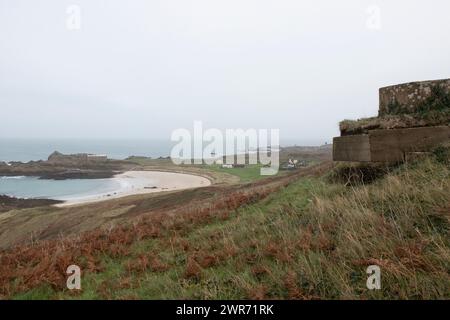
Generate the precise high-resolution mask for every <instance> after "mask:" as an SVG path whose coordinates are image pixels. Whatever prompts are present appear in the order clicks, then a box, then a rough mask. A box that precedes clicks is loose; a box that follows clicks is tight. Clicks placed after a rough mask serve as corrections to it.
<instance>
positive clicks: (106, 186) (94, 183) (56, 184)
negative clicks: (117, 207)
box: [0, 177, 120, 200]
mask: <svg viewBox="0 0 450 320" xmlns="http://www.w3.org/2000/svg"><path fill="white" fill-rule="evenodd" d="M119 188H120V184H119V183H118V182H117V181H116V180H114V179H73V180H39V179H38V178H36V177H0V194H3V195H8V196H11V197H17V198H42V199H55V200H68V199H71V198H73V197H80V198H82V197H88V196H92V195H99V194H107V193H111V192H113V191H115V190H118V189H119Z"/></svg>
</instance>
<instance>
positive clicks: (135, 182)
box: [55, 170, 212, 207]
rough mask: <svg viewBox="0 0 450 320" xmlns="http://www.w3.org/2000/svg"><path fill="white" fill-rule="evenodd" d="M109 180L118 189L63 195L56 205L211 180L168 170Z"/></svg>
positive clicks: (185, 186) (133, 173) (189, 186)
mask: <svg viewBox="0 0 450 320" xmlns="http://www.w3.org/2000/svg"><path fill="white" fill-rule="evenodd" d="M111 180H113V181H115V182H116V183H118V185H119V187H118V189H116V190H114V191H111V192H108V193H101V194H93V195H86V196H79V197H64V198H63V199H59V200H62V201H64V202H63V203H60V204H56V205H55V206H56V207H69V206H76V205H81V204H88V203H93V202H101V201H107V200H112V199H118V198H123V197H127V196H132V195H138V194H148V193H158V192H165V191H177V190H186V189H194V188H201V187H207V186H210V185H211V184H212V183H211V180H210V179H208V178H206V177H204V176H200V175H194V174H190V173H178V172H168V171H150V170H147V171H143V170H142V171H127V172H124V173H120V174H117V175H115V176H114V177H113V178H111Z"/></svg>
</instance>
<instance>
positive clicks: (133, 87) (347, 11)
mask: <svg viewBox="0 0 450 320" xmlns="http://www.w3.org/2000/svg"><path fill="white" fill-rule="evenodd" d="M71 5H76V7H75V8H78V9H79V10H80V11H79V22H80V24H79V28H75V29H73V28H70V27H68V25H67V22H68V19H70V18H71V17H73V14H74V11H73V7H71ZM68 8H69V10H68ZM75 11H76V10H75ZM449 11H450V3H449V2H448V1H444V0H435V1H433V3H432V4H430V3H429V2H425V1H418V0H413V1H406V0H398V1H387V0H380V1H377V0H372V1H365V0H346V1H339V2H338V1H331V0H329V1H325V0H321V1H301V2H300V1H295V0H281V1H264V0H251V1H237V0H228V1H214V0H195V1H189V0H174V1H170V0H165V1H162V0H161V1H152V2H148V1H139V0H136V1H132V2H128V3H127V2H123V1H113V0H109V1H99V0H90V1H87V0H79V1H57V0H53V1H52V0H43V1H39V2H35V1H30V0H28V1H20V0H19V1H8V0H0V39H1V41H0V107H1V111H2V119H3V121H2V125H1V126H0V138H41V139H54V138H72V139H144V140H145V139H153V140H161V139H163V140H168V139H170V134H171V132H172V131H173V130H175V129H177V128H187V129H192V127H193V122H194V121H195V120H200V121H203V124H204V127H205V128H219V129H226V128H244V129H246V128H257V129H259V128H267V129H271V128H275V129H280V135H281V140H282V141H283V140H284V141H287V140H298V141H323V142H325V141H327V142H330V141H331V138H332V137H333V136H336V135H338V132H339V131H338V122H339V121H341V120H343V119H346V118H350V119H351V118H354V119H356V118H361V117H367V116H375V115H377V111H378V88H380V87H383V86H387V85H391V84H396V83H403V82H410V81H421V80H430V79H440V78H448V77H449V70H450V59H448V57H449V56H450V42H449V41H446V39H448V31H449V30H450V20H449V19H448V17H447V15H448V12H449ZM75 13H76V12H75ZM72 22H73V21H72Z"/></svg>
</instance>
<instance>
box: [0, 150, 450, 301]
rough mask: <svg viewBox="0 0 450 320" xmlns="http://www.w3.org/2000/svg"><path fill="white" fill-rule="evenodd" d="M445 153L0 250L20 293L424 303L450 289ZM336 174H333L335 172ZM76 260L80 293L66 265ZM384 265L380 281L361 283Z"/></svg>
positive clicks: (7, 280)
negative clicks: (69, 284) (369, 176)
mask: <svg viewBox="0 0 450 320" xmlns="http://www.w3.org/2000/svg"><path fill="white" fill-rule="evenodd" d="M447 159H448V154H447V155H446V156H445V154H444V156H442V152H441V153H438V154H437V156H433V157H431V158H428V159H425V160H423V161H420V162H417V163H410V164H407V165H403V166H401V167H398V168H396V169H391V170H390V172H388V173H387V174H386V175H385V176H383V177H381V178H378V179H377V180H376V181H374V182H373V183H371V184H368V185H365V184H358V183H357V184H355V183H350V184H347V185H345V184H343V183H334V182H330V181H331V179H330V177H331V176H334V175H335V174H336V172H335V174H334V175H333V173H328V174H326V175H319V176H309V177H303V176H302V175H299V176H297V177H290V178H283V179H284V180H279V181H278V180H274V183H273V185H263V186H262V187H258V186H252V187H251V189H250V187H249V189H248V190H247V191H248V192H243V191H242V190H240V191H239V192H236V193H234V194H230V195H229V196H228V197H227V198H223V199H216V201H215V202H214V203H212V204H209V205H208V207H206V208H186V209H185V211H184V212H183V214H182V215H176V214H174V215H173V216H172V219H169V218H168V217H167V216H162V215H156V216H155V215H153V216H151V217H149V218H148V219H143V220H141V221H140V222H136V223H135V224H134V225H133V226H128V227H121V228H116V229H114V230H110V231H108V232H105V231H98V232H96V233H95V232H94V233H90V234H88V235H85V236H81V237H80V238H78V239H74V240H72V242H71V241H68V240H63V241H59V242H55V241H53V242H49V243H45V244H41V245H38V246H37V247H27V248H19V249H15V250H13V251H10V252H5V253H3V254H2V255H1V256H0V262H1V265H2V267H3V270H2V273H1V274H0V294H1V295H3V296H4V297H13V298H18V299H34V298H44V299H47V298H76V299H79V298H82V299H104V298H107V299H115V298H122V299H123V298H128V299H129V298H145V299H160V298H163V299H174V298H194V299H219V298H221V299H241V298H251V299H261V298H281V299H318V298H322V299H325V298H330V299H343V298H350V299H360V298H362V299H366V298H368V299H371V298H381V299H387V298H393V299H408V298H409V299H412V298H419V299H428V298H449V297H450V276H449V274H450V246H449V245H450V238H449V229H450V192H449V191H448V190H450V167H449V164H448V162H446V161H447ZM334 180H335V179H334ZM71 263H75V264H78V265H80V266H81V267H82V270H83V275H82V287H83V288H82V291H81V292H69V291H68V290H67V289H64V287H65V274H64V271H65V267H66V265H69V264H71ZM373 264H376V265H378V266H380V267H381V273H382V274H381V277H382V289H381V290H379V291H369V290H368V289H367V288H366V279H367V274H366V268H367V266H368V265H373Z"/></svg>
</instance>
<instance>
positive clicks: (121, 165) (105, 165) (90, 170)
mask: <svg viewBox="0 0 450 320" xmlns="http://www.w3.org/2000/svg"><path fill="white" fill-rule="evenodd" d="M134 167H136V164H135V163H133V162H131V161H121V160H110V159H107V158H106V156H98V155H91V154H87V153H86V154H75V155H64V154H62V153H60V152H57V151H55V152H54V153H52V154H51V155H50V156H49V157H48V160H47V161H30V162H28V163H22V162H11V163H9V165H0V176H36V177H40V178H41V179H54V180H65V179H101V178H111V177H113V176H114V175H116V174H118V173H122V172H124V171H127V170H130V169H132V168H134Z"/></svg>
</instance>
